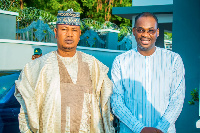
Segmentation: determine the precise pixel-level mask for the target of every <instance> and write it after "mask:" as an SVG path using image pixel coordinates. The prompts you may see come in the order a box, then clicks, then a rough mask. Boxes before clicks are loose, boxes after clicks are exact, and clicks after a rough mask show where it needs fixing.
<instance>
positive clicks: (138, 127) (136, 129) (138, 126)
mask: <svg viewBox="0 0 200 133" xmlns="http://www.w3.org/2000/svg"><path fill="white" fill-rule="evenodd" d="M143 128H145V126H144V125H143V124H142V123H141V122H138V123H136V124H135V126H134V127H133V129H132V131H134V132H136V133H140V132H141V131H142V129H143Z"/></svg>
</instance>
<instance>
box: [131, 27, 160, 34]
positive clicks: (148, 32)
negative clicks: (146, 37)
mask: <svg viewBox="0 0 200 133" xmlns="http://www.w3.org/2000/svg"><path fill="white" fill-rule="evenodd" d="M133 28H135V29H136V32H137V33H139V34H141V33H145V32H146V31H147V33H148V34H150V35H154V34H155V33H156V31H157V30H158V29H159V28H157V29H148V30H146V29H144V28H142V27H138V28H141V29H143V30H144V31H143V32H141V33H140V32H138V28H137V27H133ZM149 30H154V33H149Z"/></svg>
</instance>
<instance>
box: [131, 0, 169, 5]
mask: <svg viewBox="0 0 200 133" xmlns="http://www.w3.org/2000/svg"><path fill="white" fill-rule="evenodd" d="M167 4H173V0H132V6H148V5H167Z"/></svg>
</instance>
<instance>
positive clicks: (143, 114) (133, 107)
mask: <svg viewBox="0 0 200 133" xmlns="http://www.w3.org/2000/svg"><path fill="white" fill-rule="evenodd" d="M133 35H134V36H135V39H136V41H137V48H135V49H132V50H129V51H127V52H125V53H123V54H121V55H119V56H117V57H116V59H115V60H114V62H113V67H112V70H111V75H112V80H113V94H112V97H111V107H112V110H113V114H114V115H116V116H117V117H118V118H119V120H120V133H175V132H176V129H175V121H176V120H177V118H178V116H179V115H180V113H181V110H182V107H183V102H184V97H185V77H184V75H185V69H184V65H183V61H182V59H181V57H180V55H179V54H177V53H175V52H172V51H169V50H166V49H163V48H159V47H156V46H155V42H156V39H157V37H158V36H159V29H158V21H157V18H156V16H154V15H153V14H151V13H148V12H146V13H141V14H139V15H138V16H137V17H136V18H135V27H134V28H133Z"/></svg>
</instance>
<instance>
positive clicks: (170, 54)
mask: <svg viewBox="0 0 200 133" xmlns="http://www.w3.org/2000/svg"><path fill="white" fill-rule="evenodd" d="M156 48H157V49H158V50H159V51H161V52H162V53H165V54H166V55H168V56H173V57H180V55H179V54H178V53H176V52H174V51H171V50H167V49H164V48H160V47H156Z"/></svg>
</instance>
